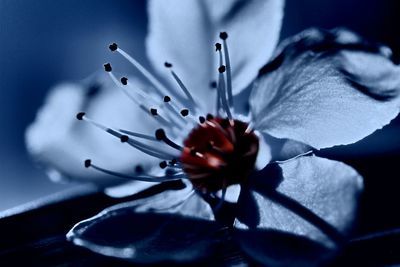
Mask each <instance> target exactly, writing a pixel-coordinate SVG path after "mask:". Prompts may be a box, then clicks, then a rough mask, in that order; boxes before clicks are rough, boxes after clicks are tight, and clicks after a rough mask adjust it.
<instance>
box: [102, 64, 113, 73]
mask: <svg viewBox="0 0 400 267" xmlns="http://www.w3.org/2000/svg"><path fill="white" fill-rule="evenodd" d="M103 66H104V70H105V71H106V72H110V71H112V67H111V64H110V63H106V64H104V65H103Z"/></svg>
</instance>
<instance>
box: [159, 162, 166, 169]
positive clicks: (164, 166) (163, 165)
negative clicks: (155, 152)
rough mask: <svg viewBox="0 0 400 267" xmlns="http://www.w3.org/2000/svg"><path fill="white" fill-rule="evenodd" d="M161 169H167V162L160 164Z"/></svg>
mask: <svg viewBox="0 0 400 267" xmlns="http://www.w3.org/2000/svg"><path fill="white" fill-rule="evenodd" d="M160 168H161V169H165V168H167V162H166V161H161V162H160Z"/></svg>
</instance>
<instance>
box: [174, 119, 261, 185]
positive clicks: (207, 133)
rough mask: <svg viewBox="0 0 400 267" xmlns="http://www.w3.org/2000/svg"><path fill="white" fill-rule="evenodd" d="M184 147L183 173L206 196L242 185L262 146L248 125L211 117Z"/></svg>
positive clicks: (195, 129)
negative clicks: (229, 187)
mask: <svg viewBox="0 0 400 267" xmlns="http://www.w3.org/2000/svg"><path fill="white" fill-rule="evenodd" d="M184 146H185V149H184V150H183V153H182V155H181V158H180V161H181V162H182V165H183V170H184V171H185V173H186V174H187V175H188V177H189V178H190V181H191V182H192V184H193V185H194V186H195V187H196V188H198V189H199V190H201V191H202V192H205V193H206V192H216V191H218V190H220V189H224V188H226V187H227V186H229V185H233V184H240V183H242V182H243V181H244V180H245V179H246V177H247V176H248V175H249V173H250V172H251V171H252V170H253V168H254V164H255V161H256V157H257V153H258V148H259V143H258V137H257V136H256V135H255V134H254V132H253V131H252V130H249V128H248V124H247V123H244V122H241V121H238V120H228V119H222V118H212V117H209V118H208V119H207V120H205V121H204V122H203V123H201V124H200V125H199V126H198V127H196V128H194V129H193V130H192V131H191V133H190V134H189V136H188V137H187V138H186V140H185V141H184Z"/></svg>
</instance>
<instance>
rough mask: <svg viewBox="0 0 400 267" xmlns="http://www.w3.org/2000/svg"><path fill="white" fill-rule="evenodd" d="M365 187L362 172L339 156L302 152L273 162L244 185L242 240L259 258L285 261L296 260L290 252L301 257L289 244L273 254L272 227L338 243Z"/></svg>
mask: <svg viewBox="0 0 400 267" xmlns="http://www.w3.org/2000/svg"><path fill="white" fill-rule="evenodd" d="M246 189H247V190H246ZM361 189H362V178H361V176H360V175H359V174H358V173H357V172H356V171H355V170H354V169H352V168H351V167H350V166H347V165H345V164H343V163H341V162H337V161H332V160H328V159H323V158H318V157H315V156H304V157H300V158H297V159H294V160H291V161H288V162H285V163H282V164H272V165H269V166H267V167H266V169H265V170H264V171H263V172H262V173H260V174H259V176H258V177H252V178H251V179H250V180H249V187H248V188H242V193H241V196H240V198H239V202H238V203H239V207H238V210H239V212H240V213H239V215H238V219H237V220H236V222H235V227H237V228H238V229H241V230H240V231H239V233H240V236H241V238H240V239H239V242H240V243H241V246H242V248H243V249H244V250H245V251H246V252H247V253H249V254H250V255H251V256H253V257H255V258H256V259H257V260H258V261H264V260H265V261H266V262H268V261H270V260H271V261H272V262H275V261H277V263H279V264H276V265H274V264H272V265H271V266H285V265H282V264H283V263H285V262H286V263H287V262H290V261H292V260H293V258H291V255H293V257H294V256H296V257H299V255H297V254H296V253H294V251H291V250H292V249H295V248H293V247H291V246H290V244H286V248H285V250H286V251H282V252H281V253H282V254H286V255H287V257H286V258H282V259H277V258H276V256H275V255H271V252H272V251H273V248H270V247H267V246H266V244H267V243H268V242H267V241H265V240H264V239H265V238H266V237H267V236H268V235H271V233H276V234H279V233H283V234H284V235H289V236H293V239H296V237H300V238H301V239H304V238H305V239H304V240H310V241H311V242H312V243H313V244H315V243H319V244H320V247H322V248H327V249H328V248H330V249H332V248H336V246H337V245H339V244H340V243H337V242H338V240H340V241H341V238H342V235H343V236H346V234H348V232H349V230H350V229H351V226H352V223H353V221H354V219H355V214H356V208H357V199H358V196H359V193H360V191H361ZM249 238H251V239H249ZM301 242H303V241H301ZM305 242H308V241H305ZM280 245H283V244H280ZM311 247H312V248H314V245H312V246H311ZM315 248H318V246H315ZM282 249H283V248H282ZM300 256H301V255H300ZM304 256H306V255H304ZM308 256H309V255H308ZM319 256H322V257H324V256H326V255H315V258H314V259H313V260H314V261H317V260H318V257H319ZM308 260H310V259H308Z"/></svg>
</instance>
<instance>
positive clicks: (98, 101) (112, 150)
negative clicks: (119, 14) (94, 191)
mask: <svg viewBox="0 0 400 267" xmlns="http://www.w3.org/2000/svg"><path fill="white" fill-rule="evenodd" d="M104 78H105V79H104ZM107 78H108V77H103V78H100V80H96V84H98V85H99V86H100V87H99V89H98V90H97V92H96V93H93V94H91V93H90V92H89V91H88V90H90V89H89V88H88V87H87V86H84V85H83V84H72V83H69V84H60V85H58V86H57V87H56V88H54V89H53V90H52V91H51V92H50V94H49V96H48V97H47V99H46V101H45V105H44V106H43V107H42V108H41V109H40V110H39V112H38V114H37V116H36V119H35V121H34V122H33V123H32V124H31V125H30V126H29V127H28V129H27V132H26V143H27V148H28V151H29V152H30V153H31V155H32V156H33V157H34V159H35V160H37V161H38V162H39V163H41V164H43V165H44V166H45V167H46V168H48V170H49V171H50V172H51V173H53V176H57V174H61V176H62V177H64V178H74V179H81V180H85V181H94V182H100V183H105V182H108V181H120V179H118V178H115V177H113V176H109V175H103V174H101V173H99V172H97V171H94V170H91V169H86V168H85V167H84V165H83V162H84V160H85V159H88V158H90V159H93V161H94V162H95V163H96V164H97V165H99V166H102V167H104V168H109V169H112V170H116V171H121V172H130V173H133V172H134V170H135V167H136V166H137V165H138V164H140V165H141V166H143V168H146V166H147V165H149V164H150V163H152V162H154V161H155V159H153V158H150V157H149V156H147V155H144V154H143V153H141V152H139V151H137V150H135V149H133V148H131V147H129V146H127V145H126V144H122V143H121V142H120V140H118V139H117V138H115V137H113V136H111V135H109V134H107V133H105V132H102V131H101V130H99V129H97V128H95V127H93V126H92V125H89V124H87V123H85V122H82V121H78V120H77V119H76V114H77V112H80V111H85V112H86V113H87V114H88V116H89V117H91V118H93V119H95V120H97V121H99V122H101V123H102V124H104V125H107V126H113V127H118V128H125V129H128V130H135V131H138V132H143V133H152V129H153V128H152V125H151V123H150V122H149V121H150V120H147V119H143V118H145V116H146V115H145V114H144V113H143V112H142V111H141V110H139V108H138V107H137V106H136V105H135V104H133V103H132V102H130V101H129V100H128V99H127V98H126V97H125V96H124V95H123V93H121V92H119V91H118V89H117V88H115V86H112V84H110V81H109V80H108V79H107ZM130 82H131V83H135V81H134V79H130ZM136 82H137V83H138V84H139V82H138V81H136ZM138 122H140V123H138ZM59 176H60V175H59ZM140 183H142V182H140ZM147 185H148V186H151V185H152V184H151V183H147Z"/></svg>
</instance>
